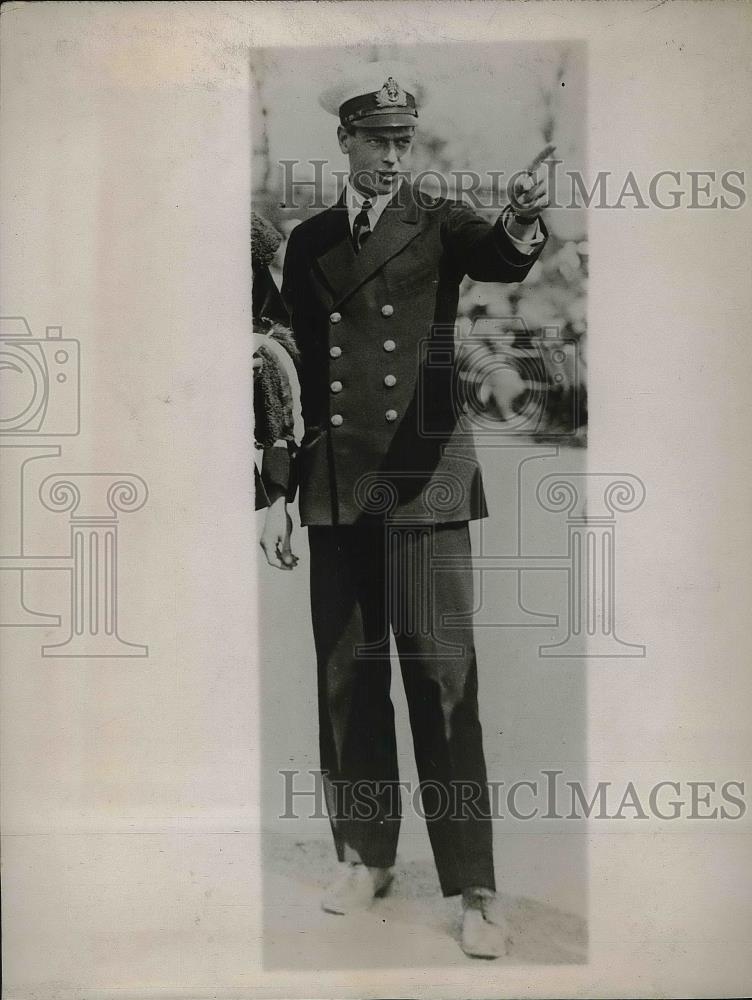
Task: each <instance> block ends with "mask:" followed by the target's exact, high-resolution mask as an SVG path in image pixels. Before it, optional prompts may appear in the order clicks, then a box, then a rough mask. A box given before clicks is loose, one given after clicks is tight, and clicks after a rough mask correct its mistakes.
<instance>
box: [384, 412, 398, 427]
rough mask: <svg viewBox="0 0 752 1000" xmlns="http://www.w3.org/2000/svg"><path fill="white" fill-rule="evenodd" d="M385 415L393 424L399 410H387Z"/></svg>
mask: <svg viewBox="0 0 752 1000" xmlns="http://www.w3.org/2000/svg"><path fill="white" fill-rule="evenodd" d="M384 416H385V417H386V419H387V421H388V422H389V423H390V424H392V423H394V421H395V420H396V419H397V411H396V410H387V411H386V413H385V414H384Z"/></svg>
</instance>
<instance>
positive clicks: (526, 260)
mask: <svg viewBox="0 0 752 1000" xmlns="http://www.w3.org/2000/svg"><path fill="white" fill-rule="evenodd" d="M507 208H508V206H507ZM506 215H507V210H505V211H504V212H502V213H501V215H500V216H499V218H498V219H497V220H496V222H495V223H494V227H493V232H494V241H495V243H496V248H497V250H498V251H499V253H500V254H501V256H502V258H503V260H504V261H505V262H506V263H507V264H511V265H512V266H514V267H526V268H527V267H530V265H531V264H532V262H533V261H534V260H535V259H536V258H537V257H538V255H539V254H540V252H541V250H542V249H543V247H544V245H545V243H546V240H547V239H548V230H547V229H546V226H545V223H544V222H543V221H542V220H541V219H539V220H538V229H537V232H536V235H535V238H534V239H533V240H519V239H516V238H515V237H514V236H511V235H510V234H509V232H508V231H507V227H506V225H505V219H506Z"/></svg>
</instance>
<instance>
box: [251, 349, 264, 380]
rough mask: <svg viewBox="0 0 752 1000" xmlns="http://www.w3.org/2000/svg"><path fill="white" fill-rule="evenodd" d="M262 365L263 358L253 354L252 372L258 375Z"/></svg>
mask: <svg viewBox="0 0 752 1000" xmlns="http://www.w3.org/2000/svg"><path fill="white" fill-rule="evenodd" d="M263 367H264V359H263V358H262V357H260V356H259V355H258V354H254V355H253V374H254V376H255V375H258V374H259V372H260V371H261V369H262V368H263Z"/></svg>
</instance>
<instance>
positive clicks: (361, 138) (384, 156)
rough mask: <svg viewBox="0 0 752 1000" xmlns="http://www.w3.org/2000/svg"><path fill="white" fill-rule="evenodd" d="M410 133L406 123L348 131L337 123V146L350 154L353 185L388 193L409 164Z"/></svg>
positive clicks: (364, 190) (365, 191) (371, 192)
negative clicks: (398, 125) (397, 125)
mask: <svg viewBox="0 0 752 1000" xmlns="http://www.w3.org/2000/svg"><path fill="white" fill-rule="evenodd" d="M414 135H415V129H414V128H413V127H412V126H409V125H406V126H403V127H396V126H393V127H391V128H356V129H355V131H354V133H353V134H352V135H350V133H349V132H347V131H346V130H345V129H344V128H343V127H342V126H341V125H340V127H339V129H338V130H337V136H338V138H339V148H340V149H341V150H342V152H343V153H347V155H348V157H349V158H350V176H351V178H352V181H353V184H354V185H355V187H356V188H357V189H358V190H359V191H360V192H361V193H362V194H366V195H378V194H391V192H392V191H394V190H395V188H396V186H397V182H398V180H399V176H400V174H402V173H405V172H406V171H407V170H408V169H409V167H410V159H411V155H412V149H413V138H414Z"/></svg>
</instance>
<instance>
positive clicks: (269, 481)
mask: <svg viewBox="0 0 752 1000" xmlns="http://www.w3.org/2000/svg"><path fill="white" fill-rule="evenodd" d="M291 464H292V463H291V459H290V452H289V450H288V449H287V448H265V449H264V457H263V459H262V460H261V480H262V482H263V484H264V489H265V490H266V495H267V496H268V498H269V503H274V501H275V500H278V499H279V497H281V496H287V495H288V492H289V490H290V486H291Z"/></svg>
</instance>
